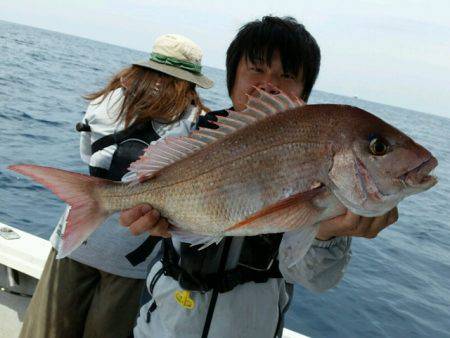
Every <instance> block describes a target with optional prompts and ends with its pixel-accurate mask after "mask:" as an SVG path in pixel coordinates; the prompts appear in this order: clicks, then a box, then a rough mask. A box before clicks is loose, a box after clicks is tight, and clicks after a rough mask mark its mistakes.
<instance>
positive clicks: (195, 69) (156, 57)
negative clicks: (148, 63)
mask: <svg viewBox="0 0 450 338" xmlns="http://www.w3.org/2000/svg"><path fill="white" fill-rule="evenodd" d="M150 60H152V61H155V62H158V63H163V64H166V65H169V66H173V67H177V68H181V69H185V70H187V71H189V72H191V73H194V74H200V73H201V70H202V66H200V65H199V64H195V63H192V62H188V61H182V60H179V59H176V58H173V57H170V56H165V55H162V54H158V53H151V54H150Z"/></svg>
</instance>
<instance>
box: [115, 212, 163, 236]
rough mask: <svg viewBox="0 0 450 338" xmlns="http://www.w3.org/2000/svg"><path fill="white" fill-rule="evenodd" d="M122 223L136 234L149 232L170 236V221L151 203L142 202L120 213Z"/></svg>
mask: <svg viewBox="0 0 450 338" xmlns="http://www.w3.org/2000/svg"><path fill="white" fill-rule="evenodd" d="M120 224H121V225H123V226H125V227H128V228H129V229H130V231H131V233H132V234H133V235H135V236H137V235H140V234H143V233H144V232H149V233H150V234H151V235H153V236H160V237H164V238H167V237H170V233H169V232H168V231H167V229H168V228H169V226H170V223H169V222H167V220H166V219H165V218H162V217H161V215H160V214H159V211H158V210H156V209H153V207H152V206H151V205H150V204H140V205H137V206H135V207H133V208H131V209H127V210H123V211H122V212H121V213H120Z"/></svg>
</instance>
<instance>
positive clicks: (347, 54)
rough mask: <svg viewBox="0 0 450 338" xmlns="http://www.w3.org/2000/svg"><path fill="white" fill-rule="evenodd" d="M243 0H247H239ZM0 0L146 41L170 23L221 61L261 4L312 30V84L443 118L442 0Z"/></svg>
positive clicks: (53, 26)
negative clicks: (317, 54)
mask: <svg viewBox="0 0 450 338" xmlns="http://www.w3.org/2000/svg"><path fill="white" fill-rule="evenodd" d="M248 3H251V5H250V4H248ZM248 3H246V2H245V1H242V0H227V1H215V0H209V1H195V0H191V1H181V0H179V1H177V0H175V1H173V0H169V1H167V0H166V1H151V0H120V1H119V0H108V1H106V0H103V1H102V0H89V1H87V0H86V1H84V0H81V1H71V2H69V1H63V0H61V1H57V0H40V1H32V0H14V1H7V0H1V2H0V19H3V20H6V21H12V22H17V23H22V24H26V25H30V26H36V27H41V28H46V29H50V30H54V31H58V32H64V33H68V34H72V35H78V36H83V37H87V38H90V39H94V40H99V41H104V42H109V43H112V44H117V45H121V46H126V47H130V48H133V49H138V50H143V51H149V50H150V48H151V46H152V44H153V41H154V39H155V38H156V37H157V36H159V35H161V34H165V33H180V34H183V35H186V36H188V37H190V38H191V39H192V40H194V41H195V42H197V43H198V44H199V45H200V46H201V47H202V49H203V51H204V58H203V63H204V64H205V65H207V66H212V67H216V68H221V69H224V68H225V66H224V65H225V51H226V49H227V47H228V44H229V43H230V41H231V40H232V38H233V37H234V35H235V34H236V32H237V30H238V28H239V27H240V26H241V25H242V24H244V23H246V22H248V21H250V20H253V19H256V18H260V17H261V16H263V15H265V14H275V15H281V16H284V15H291V16H293V17H295V18H296V19H297V20H299V21H301V22H302V23H303V24H305V26H306V27H307V29H308V30H309V31H310V32H311V33H312V34H313V35H314V37H315V38H316V39H317V41H318V43H319V45H320V47H321V50H322V68H321V71H320V75H319V79H318V82H317V85H316V89H319V90H323V91H327V92H331V93H336V94H342V95H348V96H358V97H359V98H363V99H367V100H371V101H376V102H381V103H386V104H392V105H396V106H400V107H405V108H411V109H414V110H419V111H423V112H428V113H433V114H438V115H442V116H447V117H449V118H450V110H449V109H448V108H449V104H448V102H449V97H450V95H449V94H450V1H449V0H428V1H425V0H404V1H396V0H389V1H388V0H371V1H369V0H366V1H361V0H360V1H356V0H354V1H345V0H340V1H332V0H310V1H302V0H292V1H290V0H278V1H264V0H260V1H258V2H256V1H251V2H248Z"/></svg>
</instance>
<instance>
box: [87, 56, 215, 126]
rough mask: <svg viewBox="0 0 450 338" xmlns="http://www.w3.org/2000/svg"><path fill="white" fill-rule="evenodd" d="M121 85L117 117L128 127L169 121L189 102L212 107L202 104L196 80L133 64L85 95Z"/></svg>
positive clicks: (92, 97)
mask: <svg viewBox="0 0 450 338" xmlns="http://www.w3.org/2000/svg"><path fill="white" fill-rule="evenodd" d="M118 88H123V90H124V100H123V104H122V106H121V108H120V113H119V116H118V120H123V121H124V122H125V127H129V126H130V125H132V124H137V123H141V122H144V121H148V120H150V119H153V120H156V121H159V122H164V123H169V122H172V121H175V120H176V119H178V118H179V117H180V115H181V114H182V113H183V112H184V111H185V109H186V108H187V107H188V105H189V104H191V103H192V104H193V105H194V106H196V107H198V112H200V111H202V110H204V111H206V112H208V111H210V110H209V109H208V108H207V107H205V106H204V105H203V103H202V102H201V100H200V97H199V96H198V94H197V92H196V90H195V84H193V83H191V82H188V81H185V80H181V79H178V78H176V77H173V76H170V75H166V74H164V73H161V72H158V71H156V70H153V69H150V68H145V67H140V66H136V65H133V66H131V67H128V68H125V69H123V70H121V71H120V72H119V73H117V74H116V75H114V76H113V78H112V79H111V80H110V82H109V83H108V84H107V85H106V86H105V87H104V88H103V89H101V90H99V91H97V92H94V93H91V94H88V95H86V96H85V97H84V98H85V99H87V100H90V101H92V100H95V99H97V98H100V97H102V99H101V100H100V101H99V102H98V103H101V102H102V101H103V100H104V99H105V98H106V97H107V94H108V93H109V92H111V91H113V90H116V89H118Z"/></svg>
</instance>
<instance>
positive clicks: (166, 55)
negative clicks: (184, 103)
mask: <svg viewBox="0 0 450 338" xmlns="http://www.w3.org/2000/svg"><path fill="white" fill-rule="evenodd" d="M202 56H203V53H202V50H201V49H200V47H199V46H197V45H196V44H195V43H194V42H193V41H191V40H189V39H188V38H186V37H184V36H181V35H177V34H166V35H162V36H160V37H159V38H157V39H156V41H155V44H154V46H153V50H152V53H151V54H150V59H149V60H147V61H140V62H136V63H134V64H133V65H137V66H142V67H147V68H151V69H155V70H157V71H160V72H162V73H165V74H169V75H172V76H174V77H177V78H179V79H182V80H186V81H189V82H192V83H195V84H197V85H199V86H200V87H202V88H211V87H212V86H213V85H214V82H213V81H212V80H210V79H208V78H207V77H206V76H204V75H202V73H201V71H202V65H201V61H202Z"/></svg>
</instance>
